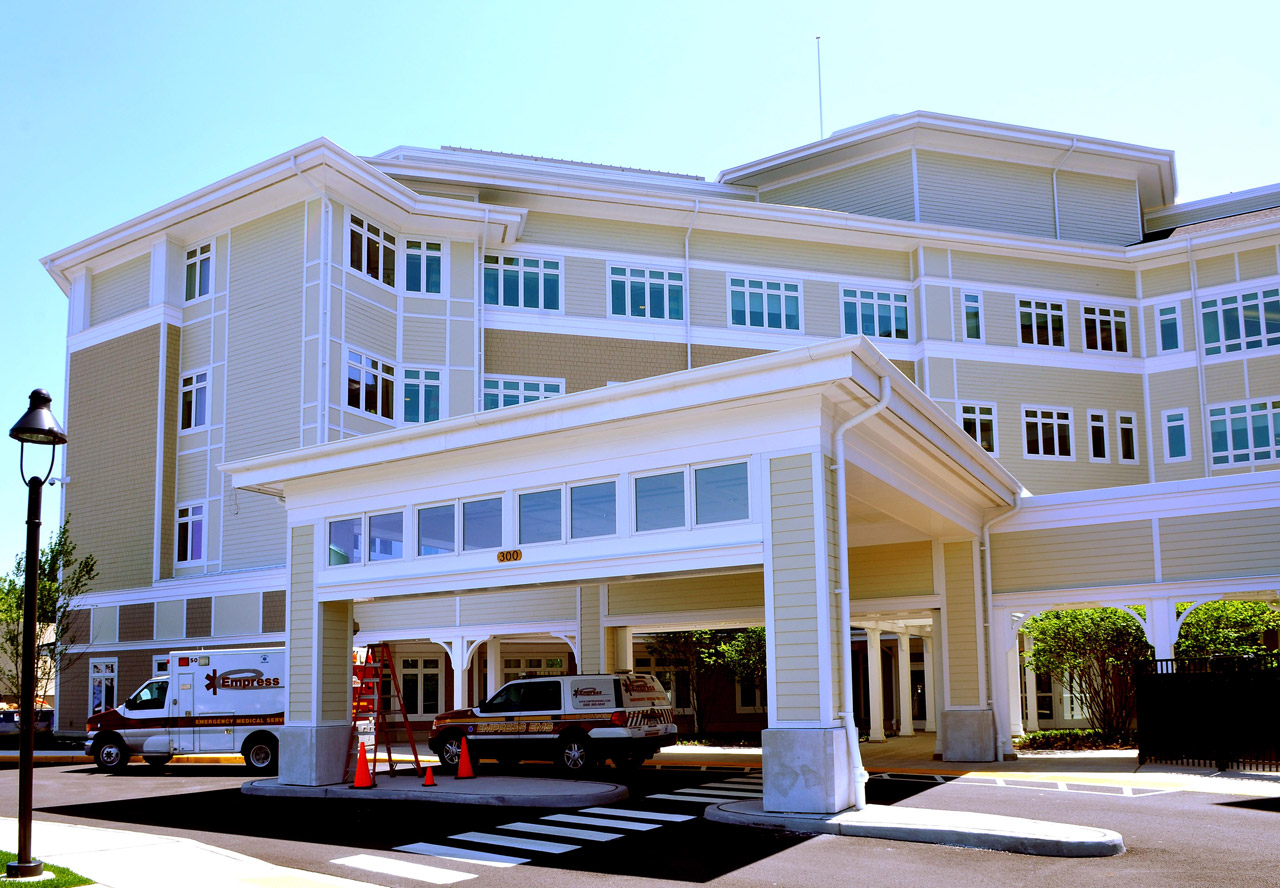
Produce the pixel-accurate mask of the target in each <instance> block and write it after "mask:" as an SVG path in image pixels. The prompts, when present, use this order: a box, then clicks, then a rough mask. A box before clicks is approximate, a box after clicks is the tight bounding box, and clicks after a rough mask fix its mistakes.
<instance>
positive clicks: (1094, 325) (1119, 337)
mask: <svg viewBox="0 0 1280 888" xmlns="http://www.w3.org/2000/svg"><path fill="white" fill-rule="evenodd" d="M1128 323H1129V313H1128V312H1127V311H1126V310H1125V309H1123V308H1101V307H1099V306H1096V305H1086V306H1085V307H1084V347H1085V350H1086V351H1101V352H1114V353H1116V354H1128V352H1129V331H1128Z"/></svg>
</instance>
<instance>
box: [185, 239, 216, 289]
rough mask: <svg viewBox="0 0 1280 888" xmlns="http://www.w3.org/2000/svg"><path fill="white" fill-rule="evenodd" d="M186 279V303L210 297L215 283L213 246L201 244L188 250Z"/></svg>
mask: <svg viewBox="0 0 1280 888" xmlns="http://www.w3.org/2000/svg"><path fill="white" fill-rule="evenodd" d="M186 278H187V288H186V293H185V296H184V298H185V301H187V302H191V301H192V300H194V299H199V298H200V297H201V296H208V295H209V290H210V289H212V283H213V244H211V243H210V244H201V245H200V246H198V247H194V248H192V249H190V250H187V268H186Z"/></svg>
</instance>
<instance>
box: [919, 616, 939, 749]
mask: <svg viewBox="0 0 1280 888" xmlns="http://www.w3.org/2000/svg"><path fill="white" fill-rule="evenodd" d="M921 641H923V642H924V729H925V730H926V731H929V732H933V731H936V730H938V720H937V718H935V717H934V713H935V712H936V711H937V707H938V701H937V699H936V695H937V692H938V683H937V682H936V681H934V680H933V636H931V635H926V636H924V637H923V638H921Z"/></svg>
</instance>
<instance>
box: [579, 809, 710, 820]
mask: <svg viewBox="0 0 1280 888" xmlns="http://www.w3.org/2000/svg"><path fill="white" fill-rule="evenodd" d="M582 813H583V814H609V815H611V816H620V817H639V818H640V819H641V820H664V821H669V822H671V823H680V822H683V821H685V820H693V819H694V817H695V815H693V814H665V813H663V812H661V811H636V810H635V809H633V808H583V809H582Z"/></svg>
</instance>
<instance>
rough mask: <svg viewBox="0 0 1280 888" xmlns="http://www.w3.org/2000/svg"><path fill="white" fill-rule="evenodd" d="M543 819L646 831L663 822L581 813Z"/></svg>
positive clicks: (554, 815) (556, 815)
mask: <svg viewBox="0 0 1280 888" xmlns="http://www.w3.org/2000/svg"><path fill="white" fill-rule="evenodd" d="M542 819H543V820H554V821H556V822H558V823H581V824H584V825H585V826H608V827H612V828H613V829H629V830H634V831H638V832H639V831H644V830H649V829H657V828H658V827H660V826H662V824H661V823H637V822H636V821H634V820H613V819H610V818H608V817H584V816H582V815H581V814H549V815H547V816H546V817H543V818H542Z"/></svg>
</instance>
